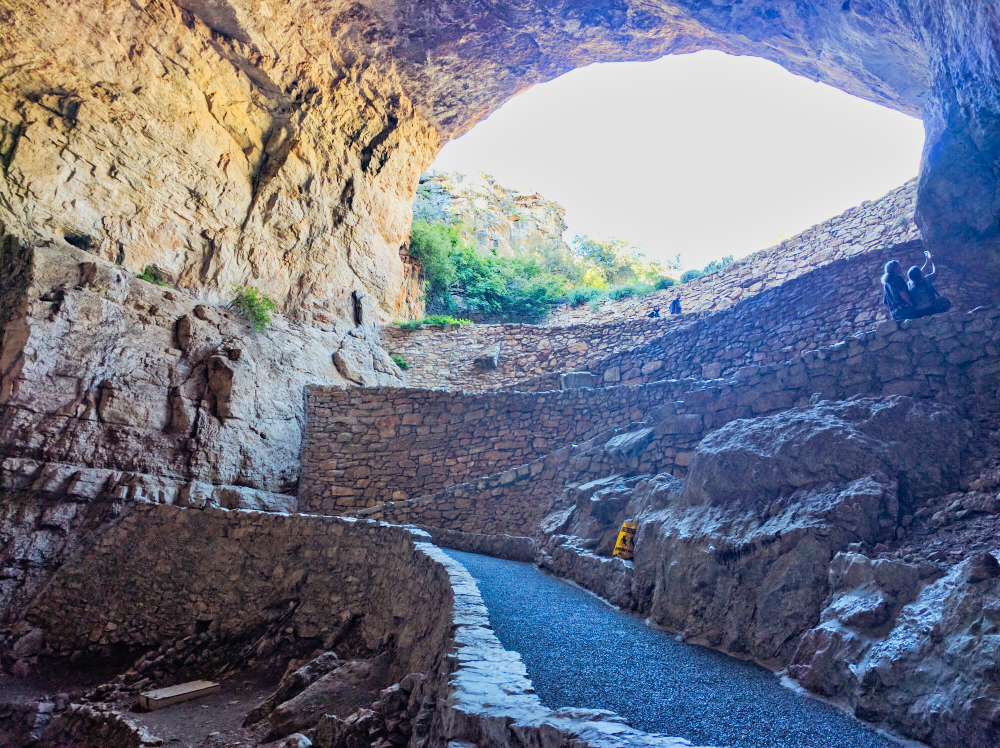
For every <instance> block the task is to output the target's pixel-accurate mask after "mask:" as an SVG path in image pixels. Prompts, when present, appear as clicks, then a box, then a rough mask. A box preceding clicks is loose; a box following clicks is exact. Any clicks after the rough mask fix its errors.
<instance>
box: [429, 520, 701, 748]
mask: <svg viewBox="0 0 1000 748" xmlns="http://www.w3.org/2000/svg"><path fill="white" fill-rule="evenodd" d="M416 532H420V531H415V533H416ZM421 534H422V533H421ZM416 545H417V548H419V549H420V550H422V551H423V552H424V553H426V554H427V555H429V556H430V557H431V558H432V559H434V560H435V561H437V562H438V563H440V564H441V565H442V566H444V567H445V570H446V571H447V573H448V577H449V579H450V581H451V586H452V590H453V593H454V603H453V606H454V607H453V623H454V626H455V634H454V640H455V652H454V653H453V654H452V656H451V657H450V658H449V659H450V661H451V662H452V663H453V664H454V668H455V669H454V670H453V671H452V673H451V678H450V685H449V696H448V702H447V707H446V709H445V714H444V725H445V737H446V739H448V740H461V741H469V742H471V743H473V744H474V745H477V746H484V745H489V746H497V748H520V747H521V746H526V747H530V748H535V747H536V746H539V747H540V746H545V748H549V747H550V746H551V747H552V748H555V746H569V745H573V746H593V748H604V747H605V746H607V747H608V748H610V747H611V746H623V747H631V746H635V747H636V748H639V747H640V746H642V747H645V746H648V747H649V748H654V746H655V747H656V748H680V747H681V746H690V745H691V743H690V742H688V741H687V740H684V739H681V738H672V737H665V736H661V735H652V734H649V733H644V732H641V731H639V730H636V729H634V728H632V727H630V726H629V725H628V724H627V723H625V721H624V720H623V719H622V718H621V717H619V716H618V715H616V714H614V713H613V712H609V711H605V710H600V709H576V708H574V709H563V710H556V711H552V710H549V709H547V708H545V707H544V706H542V704H541V701H540V700H539V698H538V696H536V695H535V692H534V689H533V688H532V686H531V681H529V680H528V679H527V676H526V670H525V667H524V663H523V662H522V661H521V657H520V655H518V654H517V653H516V652H508V651H507V650H505V649H504V648H503V645H501V644H500V640H499V639H497V637H496V634H494V633H493V629H492V627H491V626H490V622H489V614H488V613H487V611H486V605H485V604H484V603H483V599H482V597H481V596H480V594H479V589H478V588H477V587H476V583H475V581H474V580H473V579H472V575H471V574H469V572H468V571H467V570H466V569H465V567H464V566H463V565H462V564H460V563H459V562H457V561H455V560H454V559H452V558H451V557H449V556H448V555H447V554H446V553H444V551H442V550H441V549H440V548H438V547H437V546H435V545H432V544H430V543H423V542H418V543H417V544H416Z"/></svg>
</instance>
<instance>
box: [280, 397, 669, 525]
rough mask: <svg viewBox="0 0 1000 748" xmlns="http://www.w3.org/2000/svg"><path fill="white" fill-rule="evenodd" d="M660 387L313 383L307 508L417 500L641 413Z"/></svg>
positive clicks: (304, 494)
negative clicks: (515, 388) (475, 388)
mask: <svg viewBox="0 0 1000 748" xmlns="http://www.w3.org/2000/svg"><path fill="white" fill-rule="evenodd" d="M657 396H658V392H657V390H655V388H644V389H640V388H628V387H622V388H613V389H606V390H596V389H587V390H568V391H565V392H493V393H487V394H470V393H467V392H449V391H444V390H417V389H397V388H389V387H386V388H377V389H351V390H342V389H339V388H336V387H312V388H309V390H308V395H307V398H308V404H307V407H308V410H309V417H308V421H307V425H306V438H305V444H304V447H303V453H302V483H301V485H300V490H299V508H300V509H301V510H302V511H314V512H322V513H325V514H329V513H337V512H343V511H345V510H348V509H362V508H364V507H367V506H374V505H376V504H380V503H382V502H384V501H389V500H391V499H408V498H411V497H416V496H421V495H423V494H425V493H430V492H433V491H437V490H440V489H442V488H447V487H448V486H451V485H454V484H456V483H463V482H466V481H468V480H469V479H472V478H476V477H479V476H481V475H487V474H489V473H493V472H497V471H500V470H504V469H506V468H508V467H515V466H517V465H522V464H524V463H526V462H530V461H532V460H534V459H536V458H538V457H541V456H543V455H546V454H548V453H549V452H552V451H554V450H556V449H558V448H559V447H562V446H563V445H566V444H569V443H571V442H580V441H584V440H586V439H589V438H591V437H593V436H594V435H596V434H598V433H600V432H602V431H605V430H607V429H609V428H616V427H621V426H625V425H627V424H629V423H630V422H632V421H637V420H641V418H642V417H643V414H644V413H645V412H646V410H648V409H649V407H650V406H651V405H654V404H655V403H656V400H655V398H656V397H657Z"/></svg>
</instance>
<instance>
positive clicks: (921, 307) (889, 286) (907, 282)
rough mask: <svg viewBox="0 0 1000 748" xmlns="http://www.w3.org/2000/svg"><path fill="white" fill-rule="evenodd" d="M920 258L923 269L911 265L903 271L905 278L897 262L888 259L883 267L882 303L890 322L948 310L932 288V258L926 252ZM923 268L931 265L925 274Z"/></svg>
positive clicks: (933, 269)
mask: <svg viewBox="0 0 1000 748" xmlns="http://www.w3.org/2000/svg"><path fill="white" fill-rule="evenodd" d="M924 258H925V259H924V264H923V267H919V268H918V267H917V266H916V265H914V266H913V267H911V268H910V269H909V270H908V271H907V272H906V277H905V278H904V277H903V268H902V266H901V265H900V264H899V260H890V261H889V262H887V263H886V264H885V274H884V275H883V276H882V301H883V302H884V303H885V305H886V306H887V307H889V314H890V315H891V316H892V318H893V319H894V320H897V321H899V320H904V319H919V318H920V317H927V316H929V315H931V314H940V313H941V312H947V311H948V310H949V309H951V302H950V301H949V300H948V299H946V298H945V297H944V296H942V295H941V294H939V293H938V292H937V291H936V290H935V289H934V285H933V283H932V281H933V280H934V278H935V277H936V270H937V268H935V267H934V258H933V257H931V253H930V252H924ZM927 265H930V266H931V271H930V272H929V273H926V274H925V273H924V271H925V270H926V269H927Z"/></svg>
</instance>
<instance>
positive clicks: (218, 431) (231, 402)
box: [0, 242, 402, 494]
mask: <svg viewBox="0 0 1000 748" xmlns="http://www.w3.org/2000/svg"><path fill="white" fill-rule="evenodd" d="M6 250H7V251H5V252H4V260H3V263H4V267H5V268H7V267H16V268H22V269H21V270H20V271H18V273H17V274H16V276H15V280H16V281H17V282H14V283H11V284H9V285H8V284H5V285H4V288H3V290H2V293H0V296H2V297H3V298H4V303H5V306H6V308H7V309H8V310H9V315H10V316H9V317H8V318H7V319H6V320H4V322H5V325H4V328H3V338H2V354H0V363H2V365H0V375H2V389H0V443H2V444H3V445H4V448H5V449H4V453H5V456H7V457H19V458H26V459H29V460H33V461H35V462H37V463H54V464H59V465H75V466H78V468H81V469H83V468H101V469H106V470H111V471H124V472H128V473H136V474H144V475H154V476H161V477H163V478H167V479H170V480H171V481H173V483H175V484H176V483H180V484H183V483H186V482H189V481H196V482H197V481H200V482H203V483H208V484H212V485H231V486H232V485H235V486H243V487H247V488H253V489H259V490H263V491H267V492H276V493H285V494H294V493H295V490H296V486H297V481H298V472H299V468H298V460H299V450H300V444H301V433H302V428H303V426H304V419H305V412H304V406H303V401H302V390H303V387H304V386H305V384H306V383H323V384H331V385H332V384H342V385H346V384H352V383H361V382H365V383H368V384H380V383H389V382H396V383H401V381H402V380H401V374H400V372H399V370H398V369H397V368H396V367H395V365H394V364H393V363H392V362H391V360H390V359H389V358H388V355H387V354H386V353H385V351H383V350H382V349H381V348H379V346H378V331H377V327H375V326H374V325H373V324H372V323H371V322H370V321H369V323H367V324H362V325H360V326H356V325H355V324H354V323H353V322H351V323H347V322H344V321H336V320H334V319H333V318H331V319H330V325H329V329H327V330H322V329H319V328H318V327H316V326H304V325H299V324H297V323H293V322H290V321H288V320H286V319H283V318H281V317H278V318H276V319H275V321H274V322H273V324H272V326H271V327H270V328H269V330H268V331H267V332H266V333H258V332H255V331H254V330H253V329H252V327H251V326H250V325H249V324H248V323H247V322H246V321H245V320H243V319H242V318H241V317H239V316H237V315H236V314H235V313H234V312H233V311H231V310H229V309H226V308H220V307H214V306H210V305H200V304H198V303H197V299H195V298H193V297H191V296H189V295H187V294H184V293H181V292H180V291H177V290H171V289H169V288H164V287H161V286H157V285H154V284H151V283H148V282H146V281H142V280H139V279H137V278H135V277H133V276H132V275H131V274H129V273H127V272H125V271H124V270H122V268H120V267H119V266H117V265H114V264H113V263H109V262H106V261H103V260H100V259H98V258H96V257H95V256H94V255H93V254H90V253H88V252H85V251H83V250H79V249H76V248H73V247H65V246H63V247H55V246H47V245H39V246H30V245H21V244H19V243H17V242H9V243H8V244H7V246H6ZM348 377H353V379H351V378H348Z"/></svg>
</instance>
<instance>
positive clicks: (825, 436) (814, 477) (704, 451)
mask: <svg viewBox="0 0 1000 748" xmlns="http://www.w3.org/2000/svg"><path fill="white" fill-rule="evenodd" d="M965 441H966V438H965V428H964V423H963V422H962V420H961V419H960V418H958V416H956V415H955V413H954V411H952V410H951V409H950V408H948V407H946V406H944V405H940V404H937V403H931V402H923V401H918V400H914V399H912V398H909V397H888V398H859V399H856V400H849V401H845V402H835V403H831V402H820V403H817V404H815V405H812V406H809V407H804V408H793V409H791V410H788V411H785V412H783V413H780V414H778V415H774V416H767V417H764V418H755V419H752V420H736V421H732V422H730V423H728V424H726V425H725V426H723V427H722V428H720V429H718V430H717V431H714V432H712V433H710V434H709V435H708V436H706V437H705V438H704V439H703V440H702V441H701V442H700V443H699V444H698V447H697V449H696V450H695V453H694V456H693V458H692V460H691V465H690V468H689V471H688V476H687V485H686V487H685V490H684V497H685V499H686V500H687V501H688V502H689V503H691V504H711V505H714V506H720V505H723V504H726V503H728V502H730V501H735V500H737V499H740V500H746V499H756V500H758V501H760V502H770V501H772V500H773V499H774V498H775V497H777V496H782V495H788V494H790V493H792V492H793V491H796V490H798V489H801V488H806V487H809V486H820V485H824V484H834V485H842V484H844V483H847V482H849V481H853V480H856V479H858V478H861V477H863V476H867V475H875V474H882V475H887V476H900V477H901V478H903V479H904V480H905V485H904V491H905V492H906V494H907V495H906V496H905V497H904V498H906V499H908V498H911V497H912V498H922V497H929V496H934V495H937V494H941V493H948V492H949V491H951V490H954V487H956V486H957V483H958V469H959V456H960V452H961V448H962V445H963V444H964V443H965ZM929 455H933V459H928V456H929Z"/></svg>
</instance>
